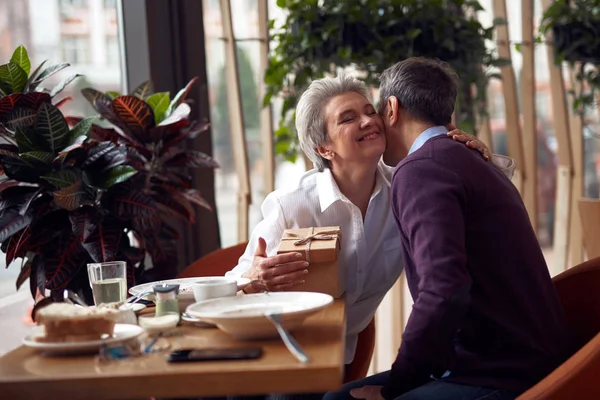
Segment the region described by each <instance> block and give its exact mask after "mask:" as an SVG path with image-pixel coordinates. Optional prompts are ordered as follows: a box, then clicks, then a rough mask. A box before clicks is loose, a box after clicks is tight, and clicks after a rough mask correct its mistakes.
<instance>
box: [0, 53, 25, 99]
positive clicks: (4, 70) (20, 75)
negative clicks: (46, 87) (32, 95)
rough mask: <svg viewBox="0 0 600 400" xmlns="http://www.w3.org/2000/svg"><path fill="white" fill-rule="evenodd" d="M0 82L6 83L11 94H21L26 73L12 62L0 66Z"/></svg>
mask: <svg viewBox="0 0 600 400" xmlns="http://www.w3.org/2000/svg"><path fill="white" fill-rule="evenodd" d="M0 80H2V81H4V82H6V83H8V85H10V88H11V89H12V92H13V93H16V92H21V91H22V90H23V88H24V87H25V84H26V83H27V73H26V72H25V71H23V68H21V67H20V66H19V64H17V63H16V62H14V61H10V62H9V63H8V64H4V65H0Z"/></svg>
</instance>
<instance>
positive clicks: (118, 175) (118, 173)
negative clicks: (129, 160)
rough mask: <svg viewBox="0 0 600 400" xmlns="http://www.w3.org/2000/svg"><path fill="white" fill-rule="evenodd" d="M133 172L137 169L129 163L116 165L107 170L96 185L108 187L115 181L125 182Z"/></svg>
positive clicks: (115, 182) (114, 183) (102, 187)
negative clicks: (101, 180) (102, 179)
mask: <svg viewBox="0 0 600 400" xmlns="http://www.w3.org/2000/svg"><path fill="white" fill-rule="evenodd" d="M135 174H137V170H136V169H135V168H133V167H131V166H129V165H118V166H116V167H114V168H111V169H109V170H108V172H107V173H106V176H105V178H104V182H102V183H101V184H100V185H98V186H99V187H100V188H101V189H108V188H109V187H111V186H113V185H116V184H117V183H121V182H125V181H126V180H127V179H129V178H131V177H132V176H134V175H135Z"/></svg>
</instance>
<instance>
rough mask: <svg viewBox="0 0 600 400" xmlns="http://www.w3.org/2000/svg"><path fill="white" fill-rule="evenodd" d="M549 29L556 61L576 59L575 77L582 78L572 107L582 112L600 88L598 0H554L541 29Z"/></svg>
mask: <svg viewBox="0 0 600 400" xmlns="http://www.w3.org/2000/svg"><path fill="white" fill-rule="evenodd" d="M549 30H552V33H553V38H554V42H553V45H554V48H555V63H556V64H558V65H560V64H562V63H563V61H567V62H569V63H570V64H571V65H572V66H573V65H574V63H579V68H578V71H577V73H576V76H575V78H576V79H577V80H578V81H579V82H583V83H584V84H583V85H582V88H581V90H580V91H579V92H578V93H576V92H575V91H574V90H573V91H571V94H572V95H573V96H574V99H573V108H574V109H575V111H576V112H577V113H578V114H580V115H581V116H584V114H585V109H586V108H587V107H589V106H591V105H593V104H594V103H595V95H596V91H597V90H598V89H600V68H599V66H600V0H573V1H571V0H556V1H554V2H553V3H552V5H551V6H550V7H548V9H546V10H545V11H544V15H543V18H542V22H541V24H540V33H541V34H546V33H547V32H548V31H549Z"/></svg>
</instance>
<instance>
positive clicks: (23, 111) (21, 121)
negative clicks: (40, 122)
mask: <svg viewBox="0 0 600 400" xmlns="http://www.w3.org/2000/svg"><path fill="white" fill-rule="evenodd" d="M35 117H36V115H35V112H34V111H32V110H30V109H27V108H15V109H14V111H13V112H11V113H10V114H8V115H7V116H5V117H4V125H5V126H7V127H8V128H9V129H10V130H12V131H16V130H17V127H19V126H21V127H24V128H26V127H30V126H33V124H34V123H35Z"/></svg>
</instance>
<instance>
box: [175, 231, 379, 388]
mask: <svg viewBox="0 0 600 400" xmlns="http://www.w3.org/2000/svg"><path fill="white" fill-rule="evenodd" d="M247 245H248V242H242V243H239V244H236V245H235V246H231V247H226V248H224V249H218V250H215V251H213V252H211V253H208V254H207V255H205V256H204V257H201V258H199V259H198V260H196V261H194V262H193V263H192V264H190V265H189V266H188V267H187V268H186V269H184V270H183V271H182V272H181V273H180V274H179V275H178V276H177V277H178V278H192V277H195V276H221V275H224V274H225V272H227V271H229V270H231V269H232V268H233V267H234V266H235V265H237V262H238V259H239V258H240V257H241V256H242V254H244V250H245V249H246V246H247ZM374 348H375V320H374V319H373V320H372V321H371V323H370V324H369V325H368V326H367V327H366V328H365V329H364V330H363V331H362V332H360V333H359V334H358V343H357V346H356V354H355V356H354V360H353V361H352V363H350V364H349V365H348V366H347V367H346V370H345V373H344V382H349V381H353V380H356V379H361V378H364V377H365V376H367V372H368V371H369V365H370V364H371V358H372V357H373V350H374Z"/></svg>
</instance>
